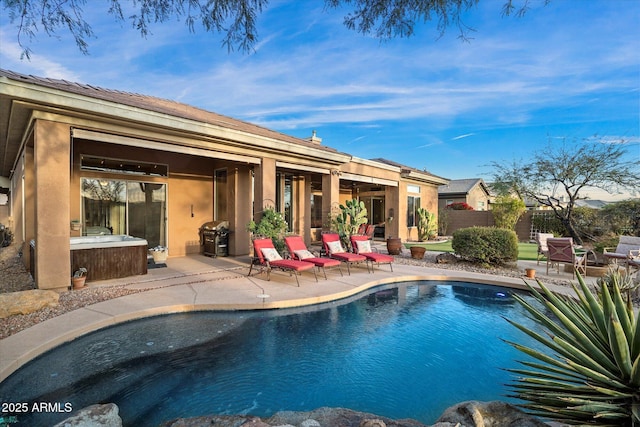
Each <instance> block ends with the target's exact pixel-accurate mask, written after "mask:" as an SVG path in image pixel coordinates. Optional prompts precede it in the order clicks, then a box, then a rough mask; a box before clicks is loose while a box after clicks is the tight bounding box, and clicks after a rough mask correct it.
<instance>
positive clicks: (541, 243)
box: [536, 233, 553, 265]
mask: <svg viewBox="0 0 640 427" xmlns="http://www.w3.org/2000/svg"><path fill="white" fill-rule="evenodd" d="M549 238H553V234H552V233H536V243H537V244H538V256H537V259H538V265H540V258H543V257H544V258H546V257H547V253H548V252H549V249H548V248H547V239H549Z"/></svg>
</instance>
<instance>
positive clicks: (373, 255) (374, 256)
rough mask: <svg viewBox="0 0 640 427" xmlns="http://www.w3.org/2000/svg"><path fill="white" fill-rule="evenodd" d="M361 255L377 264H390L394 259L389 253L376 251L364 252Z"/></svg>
mask: <svg viewBox="0 0 640 427" xmlns="http://www.w3.org/2000/svg"><path fill="white" fill-rule="evenodd" d="M362 255H364V256H366V257H367V258H369V259H370V260H371V261H373V262H375V263H377V264H391V263H392V262H393V261H394V259H393V257H392V256H391V255H387V254H380V253H377V252H365V253H363V254H362Z"/></svg>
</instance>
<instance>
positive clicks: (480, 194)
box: [438, 185, 491, 211]
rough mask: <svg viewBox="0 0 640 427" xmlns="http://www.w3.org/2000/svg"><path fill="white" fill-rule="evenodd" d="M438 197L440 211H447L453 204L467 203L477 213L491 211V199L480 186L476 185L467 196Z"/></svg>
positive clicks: (444, 195)
mask: <svg viewBox="0 0 640 427" xmlns="http://www.w3.org/2000/svg"><path fill="white" fill-rule="evenodd" d="M438 197H439V200H438V209H445V208H446V207H447V206H448V205H449V204H451V203H467V204H468V205H469V206H471V207H472V208H473V209H474V210H476V211H487V210H490V209H491V204H490V203H489V202H490V200H491V197H490V196H489V195H487V193H486V192H485V191H484V190H483V188H482V187H481V186H480V185H475V186H474V187H473V188H472V189H471V190H470V191H469V192H468V193H467V194H441V195H439V196H438ZM447 202H448V203H447Z"/></svg>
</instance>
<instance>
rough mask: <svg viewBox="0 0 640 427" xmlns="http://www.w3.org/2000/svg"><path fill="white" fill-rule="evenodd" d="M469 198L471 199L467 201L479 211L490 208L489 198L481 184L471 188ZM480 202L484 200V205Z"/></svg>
mask: <svg viewBox="0 0 640 427" xmlns="http://www.w3.org/2000/svg"><path fill="white" fill-rule="evenodd" d="M468 199H469V201H468V202H467V203H468V204H469V205H471V207H472V208H473V209H475V210H477V211H480V210H482V211H486V210H489V198H488V196H487V194H486V193H485V192H484V191H483V190H482V188H481V187H480V186H478V185H476V186H475V187H473V188H472V189H471V191H470V192H469V196H468ZM479 202H483V204H484V205H483V206H479Z"/></svg>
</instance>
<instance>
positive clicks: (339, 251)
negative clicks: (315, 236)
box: [322, 233, 369, 275]
mask: <svg viewBox="0 0 640 427" xmlns="http://www.w3.org/2000/svg"><path fill="white" fill-rule="evenodd" d="M322 244H323V245H324V250H325V252H326V253H327V255H329V258H333V259H337V260H338V261H340V262H344V263H345V264H347V273H349V275H351V269H350V265H351V264H359V263H361V262H364V263H365V264H366V265H367V273H368V272H369V262H368V261H367V258H366V257H365V256H363V255H359V254H353V253H350V252H345V250H344V248H343V247H342V243H340V236H339V235H338V234H336V233H325V234H323V235H322Z"/></svg>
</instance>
